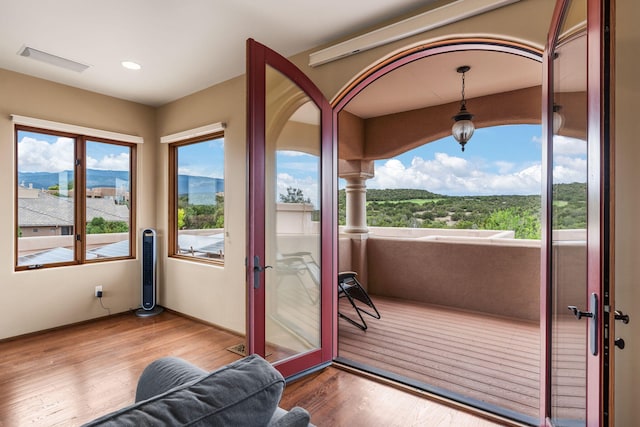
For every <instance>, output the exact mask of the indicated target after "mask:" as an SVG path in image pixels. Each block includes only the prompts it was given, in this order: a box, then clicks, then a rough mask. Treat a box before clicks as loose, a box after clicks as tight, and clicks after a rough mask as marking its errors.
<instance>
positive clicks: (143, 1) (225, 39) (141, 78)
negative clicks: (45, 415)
mask: <svg viewBox="0 0 640 427" xmlns="http://www.w3.org/2000/svg"><path fill="white" fill-rule="evenodd" d="M433 1H434V0H348V1H345V0H323V1H292V0H269V1H264V0H227V1H224V0H108V1H97V0H50V1H43V0H0V10H2V12H1V13H0V68H5V69H8V70H12V71H16V72H19V73H24V74H28V75H32V76H35V77H40V78H44V79H47V80H52V81H55V82H59V83H63V84H67V85H70V86H75V87H79V88H83V89H87V90H91V91H94V92H98V93H103V94H106V95H111V96H115V97H118V98H122V99H127V100H131V101H135V102H139V103H143V104H147V105H152V106H159V105H163V104H165V103H167V102H170V101H172V100H175V99H178V98H180V97H183V96H185V95H188V94H190V93H193V92H196V91H198V90H201V89H204V88H207V87H209V86H212V85H214V84H216V83H219V82H222V81H225V80H227V79H230V78H232V77H235V76H238V75H241V74H243V73H244V71H245V40H246V39H247V38H249V37H252V38H254V39H256V40H258V41H260V42H261V43H264V44H266V45H268V46H270V47H271V48H273V49H275V50H277V51H279V52H280V53H282V54H283V55H285V56H290V55H293V54H295V53H298V52H301V51H304V50H307V49H310V48H313V47H316V46H318V45H321V44H324V43H328V42H331V41H333V40H335V39H337V38H340V37H344V36H346V35H349V34H352V33H354V32H356V31H359V30H362V29H364V28H368V27H370V26H373V25H376V24H378V23H381V22H384V21H387V20H389V19H390V18H393V17H396V16H399V15H403V14H406V13H408V12H410V11H413V10H416V9H423V8H424V7H425V6H426V5H428V4H429V3H432V2H433ZM25 45H26V46H29V47H32V48H35V49H38V50H42V51H45V52H47V53H50V54H53V55H57V56H60V57H63V58H66V59H70V60H73V61H77V62H80V63H83V64H87V65H90V67H89V69H87V70H86V71H84V72H81V73H78V72H74V71H68V70H66V69H62V68H58V67H55V66H52V65H49V64H46V63H42V62H39V61H35V60H33V59H30V58H25V57H22V56H19V55H18V52H19V51H20V50H21V49H22V47H23V46H25ZM123 60H132V61H136V62H138V63H140V64H141V65H142V67H143V68H142V70H140V71H130V70H127V69H124V68H123V67H122V66H121V65H120V62H121V61H123ZM470 78H471V77H470Z"/></svg>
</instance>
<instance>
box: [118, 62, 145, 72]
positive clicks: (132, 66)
mask: <svg viewBox="0 0 640 427" xmlns="http://www.w3.org/2000/svg"><path fill="white" fill-rule="evenodd" d="M121 64H122V66H123V67H124V68H127V69H129V70H139V69H140V68H142V65H140V64H138V63H137V62H133V61H122V63H121Z"/></svg>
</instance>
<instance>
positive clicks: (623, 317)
mask: <svg viewBox="0 0 640 427" xmlns="http://www.w3.org/2000/svg"><path fill="white" fill-rule="evenodd" d="M613 314H614V319H616V320H622V323H624V324H625V325H626V324H627V323H629V315H628V314H624V313H623V312H621V311H620V310H616V311H614V312H613Z"/></svg>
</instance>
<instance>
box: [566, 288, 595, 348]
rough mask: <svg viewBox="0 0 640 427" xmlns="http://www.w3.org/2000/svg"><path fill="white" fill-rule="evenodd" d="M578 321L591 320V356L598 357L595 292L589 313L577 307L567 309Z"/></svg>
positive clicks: (572, 306) (590, 301)
mask: <svg viewBox="0 0 640 427" xmlns="http://www.w3.org/2000/svg"><path fill="white" fill-rule="evenodd" d="M567 308H568V309H569V310H571V312H572V313H573V315H574V316H576V319H578V320H579V319H582V318H583V317H587V318H589V319H590V320H589V342H590V343H591V345H590V350H591V354H592V355H594V356H596V355H597V354H598V294H596V293H595V292H594V293H592V294H591V297H590V298H589V311H581V310H579V309H578V307H576V306H575V305H570V306H568V307H567Z"/></svg>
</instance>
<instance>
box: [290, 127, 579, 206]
mask: <svg viewBox="0 0 640 427" xmlns="http://www.w3.org/2000/svg"><path fill="white" fill-rule="evenodd" d="M541 164H542V138H541V127H540V126H539V125H508V126H496V127H490V128H481V129H477V130H476V131H475V133H474V135H473V137H472V138H471V140H470V141H469V142H468V143H467V145H466V147H465V151H464V152H462V151H461V149H460V145H459V144H458V143H457V142H456V141H455V139H453V137H451V136H449V137H446V138H443V139H441V140H438V141H434V142H432V143H429V144H426V145H423V146H422V147H419V148H416V149H414V150H411V151H408V152H406V153H403V154H401V155H399V156H397V157H395V158H393V159H384V160H376V161H375V176H374V177H373V178H372V179H369V180H367V181H366V186H367V188H380V189H385V188H419V189H424V190H428V191H431V192H434V193H438V194H446V195H512V194H540V193H541V178H542V168H541ZM553 168H554V177H555V180H556V182H563V183H570V182H585V181H586V153H585V143H584V141H581V140H578V139H574V138H567V137H562V136H556V137H554V165H553ZM278 173H279V182H278V189H279V191H282V190H281V188H286V186H292V187H296V188H301V189H302V190H303V192H304V194H305V195H308V197H310V198H311V199H312V200H313V201H315V200H316V199H315V197H314V195H315V194H316V193H317V186H315V185H313V186H311V185H309V183H310V182H311V180H310V178H309V177H310V176H312V174H313V175H315V174H317V158H316V157H314V156H309V155H303V154H301V153H298V154H297V155H294V153H291V152H287V153H283V154H281V155H280V156H279V157H278ZM339 186H340V188H344V186H345V181H344V180H340V181H339Z"/></svg>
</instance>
